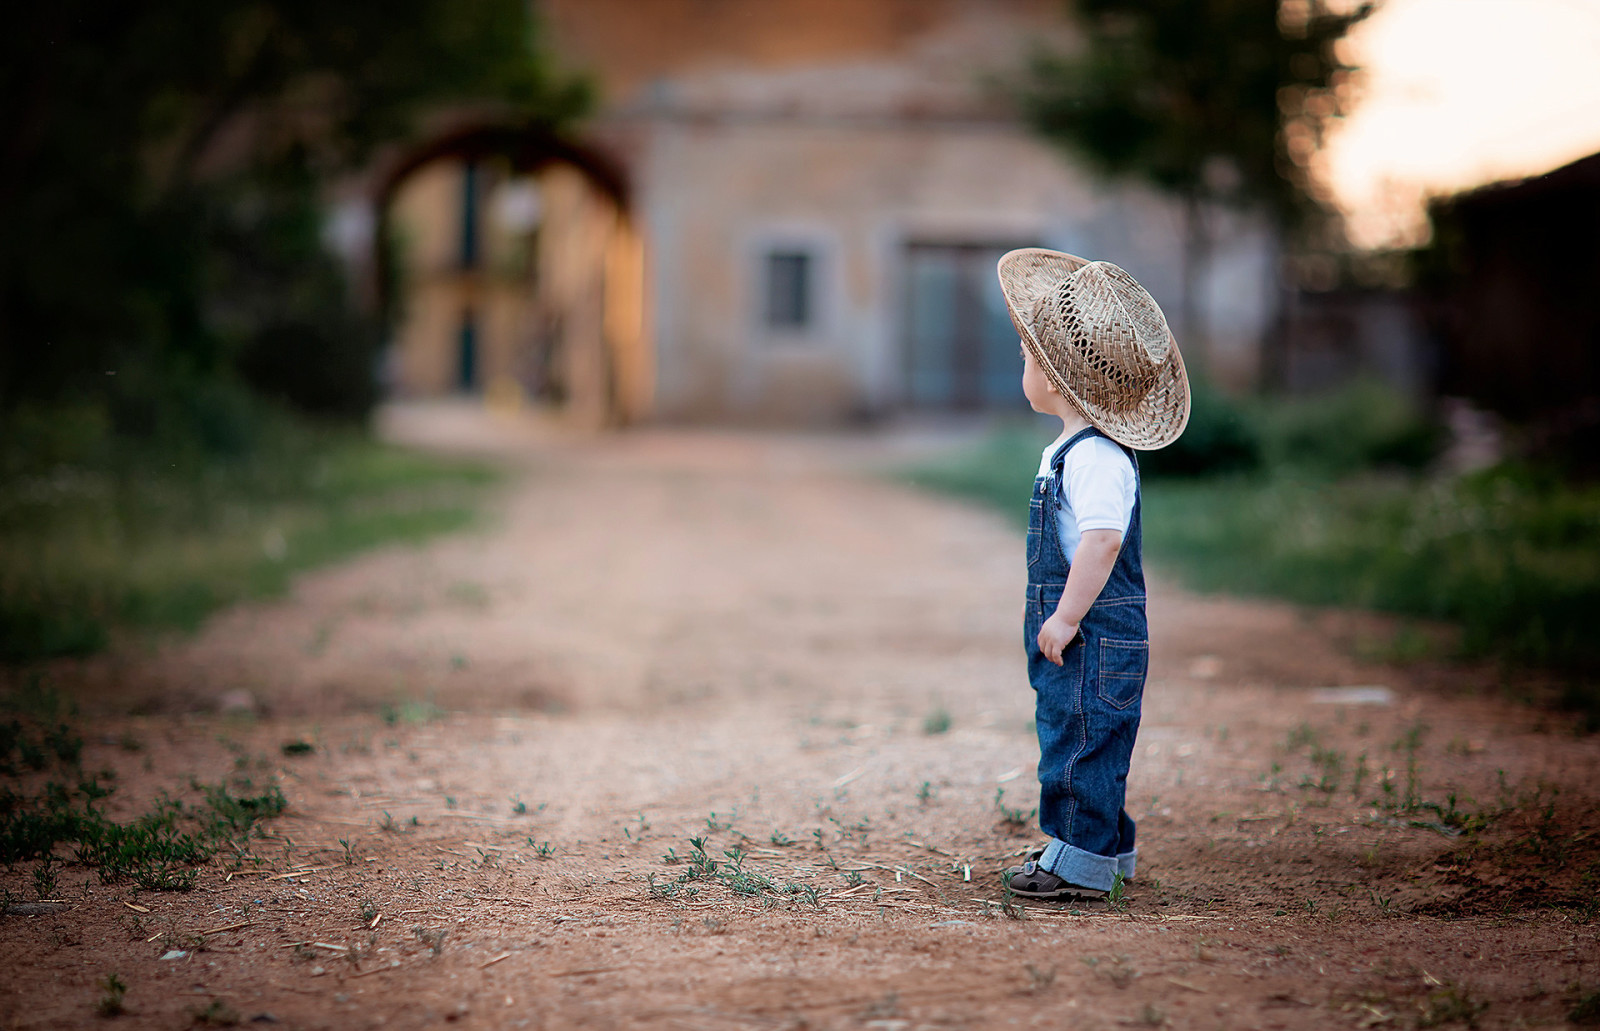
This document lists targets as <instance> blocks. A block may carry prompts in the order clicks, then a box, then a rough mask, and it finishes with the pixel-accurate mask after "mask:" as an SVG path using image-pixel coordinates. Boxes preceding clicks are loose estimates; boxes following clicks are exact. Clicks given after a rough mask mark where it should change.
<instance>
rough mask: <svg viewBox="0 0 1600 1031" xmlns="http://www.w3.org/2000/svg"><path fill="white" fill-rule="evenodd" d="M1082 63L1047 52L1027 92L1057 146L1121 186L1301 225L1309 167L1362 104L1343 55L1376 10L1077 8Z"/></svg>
mask: <svg viewBox="0 0 1600 1031" xmlns="http://www.w3.org/2000/svg"><path fill="white" fill-rule="evenodd" d="M1073 6H1074V10H1075V11H1076V12H1077V15H1078V22H1079V24H1080V26H1081V28H1082V32H1083V45H1082V47H1081V48H1080V49H1079V50H1078V52H1076V53H1073V54H1069V55H1061V54H1041V55H1039V56H1037V57H1036V58H1035V59H1034V61H1033V64H1032V68H1031V71H1032V75H1031V77H1030V82H1029V86H1028V88H1027V90H1026V91H1025V94H1024V104H1025V109H1026V112H1027V114H1028V116H1029V118H1030V120H1031V121H1032V122H1033V124H1034V125H1035V127H1036V128H1037V129H1038V131H1039V132H1041V133H1042V134H1043V135H1045V136H1046V137H1048V138H1050V139H1052V140H1054V141H1056V142H1058V143H1060V144H1061V145H1063V146H1064V147H1067V148H1069V149H1071V150H1072V151H1074V152H1075V153H1077V154H1079V155H1080V156H1082V157H1084V158H1085V159H1087V160H1088V161H1089V162H1090V163H1091V164H1092V165H1093V166H1094V167H1096V168H1097V169H1099V170H1100V171H1101V172H1103V173H1106V174H1108V175H1111V176H1114V177H1129V178H1136V179H1143V180H1145V181H1148V182H1150V183H1152V184H1154V185H1155V186H1157V187H1159V188H1160V189H1162V190H1165V191H1168V192H1171V193H1173V194H1176V195H1178V196H1180V197H1182V198H1184V199H1186V200H1197V201H1222V202H1228V203H1232V204H1239V205H1243V206H1251V207H1259V208H1262V209H1264V210H1266V211H1267V212H1269V213H1270V214H1271V215H1273V216H1274V217H1275V218H1276V219H1277V220H1278V221H1279V222H1280V224H1282V225H1284V226H1293V225H1297V224H1301V223H1302V220H1303V217H1304V216H1305V215H1306V214H1307V213H1308V210H1314V207H1313V204H1312V203H1311V202H1314V201H1315V200H1316V199H1318V198H1319V194H1318V187H1317V185H1316V184H1315V183H1314V182H1313V181H1312V179H1311V177H1310V174H1309V170H1310V166H1311V161H1312V157H1313V155H1314V154H1315V153H1316V150H1317V148H1318V146H1319V145H1320V144H1321V142H1322V137H1323V132H1324V131H1325V129H1326V128H1327V126H1328V125H1329V124H1330V123H1331V122H1332V121H1333V120H1334V119H1335V118H1337V117H1338V116H1339V115H1340V114H1341V113H1342V112H1343V111H1344V110H1345V109H1346V107H1347V106H1348V104H1349V102H1350V94H1351V72H1352V68H1351V67H1350V66H1349V65H1347V64H1346V63H1345V62H1344V61H1343V60H1342V59H1341V57H1340V56H1339V53H1338V50H1337V46H1336V44H1337V43H1338V42H1339V41H1340V40H1341V39H1343V38H1344V36H1345V34H1346V33H1347V32H1348V31H1349V30H1350V28H1351V27H1352V26H1354V25H1355V24H1357V23H1358V22H1360V21H1362V20H1363V19H1365V18H1366V17H1367V16H1368V15H1369V14H1371V12H1372V10H1373V8H1374V4H1373V3H1361V4H1358V5H1355V6H1349V5H1344V6H1340V7H1337V8H1336V7H1335V5H1334V4H1332V3H1330V2H1328V0H1281V2H1280V0H1076V2H1075V3H1074V5H1073Z"/></svg>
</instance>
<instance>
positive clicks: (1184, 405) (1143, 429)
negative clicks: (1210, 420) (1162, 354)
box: [998, 247, 1189, 451]
mask: <svg viewBox="0 0 1600 1031" xmlns="http://www.w3.org/2000/svg"><path fill="white" fill-rule="evenodd" d="M1088 264H1090V262H1089V261H1088V259H1086V258H1080V257H1078V256H1076V255H1073V254H1066V253H1064V252H1062V251H1051V250H1045V249H1043V248H1038V247H1025V248H1023V249H1021V250H1015V251H1011V252H1010V253H1008V254H1006V255H1005V256H1004V257H1002V258H1001V259H1000V264H999V268H998V271H999V274H1000V288H1001V290H1002V291H1003V292H1004V293H1005V298H1006V310H1007V311H1008V312H1009V313H1010V315H1011V323H1012V325H1013V326H1015V327H1016V330H1017V334H1018V336H1020V337H1021V338H1022V343H1023V346H1025V347H1026V348H1027V349H1028V351H1029V353H1031V354H1032V355H1033V360H1034V361H1036V362H1038V363H1039V367H1040V368H1041V369H1043V370H1044V372H1045V375H1046V376H1048V377H1049V378H1050V382H1051V383H1053V384H1055V387H1056V389H1057V390H1059V391H1061V394H1062V396H1063V397H1065V398H1066V399H1067V400H1068V401H1069V402H1071V404H1072V405H1073V407H1075V408H1077V409H1078V411H1080V412H1082V413H1083V417H1084V418H1085V419H1088V420H1089V422H1090V423H1091V424H1092V425H1094V426H1095V427H1096V428H1098V429H1099V430H1101V431H1102V432H1104V433H1105V434H1106V436H1108V437H1110V438H1111V439H1112V440H1115V441H1117V442H1118V443H1119V444H1126V445H1127V446H1128V447H1131V448H1135V449H1137V450H1140V451H1154V450H1156V449H1157V448H1163V447H1166V446H1167V445H1168V444H1170V443H1172V442H1173V441H1175V440H1177V439H1178V437H1179V436H1180V435H1182V433H1183V430H1184V427H1185V426H1187V425H1188V424H1189V376H1188V373H1187V372H1186V371H1185V369H1184V365H1183V356H1182V355H1181V354H1179V353H1178V343H1177V341H1176V340H1174V339H1173V338H1172V335H1171V333H1170V332H1169V333H1168V334H1167V346H1168V351H1167V357H1166V360H1165V361H1163V362H1162V363H1161V365H1160V368H1159V370H1158V372H1157V375H1156V381H1155V383H1154V385H1153V386H1152V387H1151V388H1150V390H1149V391H1148V392H1147V393H1146V394H1145V395H1144V397H1143V399H1142V400H1140V401H1139V402H1138V403H1137V404H1135V405H1132V406H1129V407H1127V408H1123V409H1116V408H1112V407H1109V406H1107V405H1105V404H1102V403H1100V402H1099V401H1097V400H1096V399H1095V398H1092V397H1086V396H1083V394H1082V392H1080V391H1076V390H1074V389H1073V388H1072V387H1071V385H1070V384H1069V383H1068V382H1067V377H1066V376H1065V375H1063V372H1062V370H1061V369H1058V368H1057V367H1056V361H1057V359H1055V358H1052V357H1051V354H1050V352H1049V351H1048V350H1047V349H1046V348H1045V347H1044V346H1043V344H1042V343H1041V342H1040V341H1039V339H1038V337H1037V336H1035V334H1034V331H1033V327H1032V325H1031V324H1030V319H1031V317H1032V315H1033V312H1034V309H1035V308H1036V307H1037V305H1038V303H1039V300H1040V298H1042V297H1044V296H1045V294H1047V293H1049V292H1050V291H1052V290H1054V289H1055V288H1056V287H1057V286H1059V285H1060V284H1061V282H1062V280H1064V279H1066V278H1067V277H1068V276H1070V275H1071V274H1072V273H1074V272H1076V271H1077V270H1078V269H1080V268H1083V267H1084V266H1085V265H1088Z"/></svg>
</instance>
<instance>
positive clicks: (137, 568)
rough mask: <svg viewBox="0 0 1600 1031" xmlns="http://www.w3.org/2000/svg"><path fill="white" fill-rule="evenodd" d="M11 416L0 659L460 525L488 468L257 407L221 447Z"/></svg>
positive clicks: (234, 595) (215, 601)
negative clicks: (137, 438) (243, 431)
mask: <svg viewBox="0 0 1600 1031" xmlns="http://www.w3.org/2000/svg"><path fill="white" fill-rule="evenodd" d="M52 415H53V417H52V418H51V419H50V420H49V421H48V422H46V421H44V420H35V421H34V422H35V424H34V425H32V426H29V425H27V424H26V422H25V421H24V422H23V424H22V425H20V426H19V425H18V422H17V421H13V423H12V425H11V427H10V428H11V429H12V431H13V432H12V433H11V434H9V436H10V438H11V439H10V442H9V444H8V445H6V453H5V454H4V456H3V459H4V465H3V467H0V661H11V662H16V661H26V660H30V659H37V658H44V657H48V656H53V655H81V654H87V653H91V652H94V651H97V650H99V649H101V648H103V647H104V646H105V645H106V643H107V642H108V640H109V639H110V637H111V635H112V634H114V633H116V632H117V631H119V630H132V631H140V630H156V629H179V630H188V629H193V628H194V627H196V626H198V625H199V624H200V623H201V622H202V621H203V620H204V619H205V617H206V616H207V615H209V614H210V613H211V612H213V611H215V610H216V609H217V608H218V607H219V606H222V605H226V604H229V603H231V602H235V601H239V600H242V599H246V598H259V597H265V596H271V595H274V594H278V593H280V592H282V591H283V590H284V589H285V588H286V586H287V585H288V582H289V579H290V577H292V576H293V575H294V574H295V573H297V572H300V571H302V570H305V569H309V568H312V567H314V566H318V565H321V564H324V563H328V562H331V561H334V560H336V559H340V558H343V557H345V556H348V555H351V554H354V553H356V552H358V551H361V550H363V549H366V548H370V547H374V546H376V545H380V544H386V543H390V542H396V541H416V540H421V539H423V538H426V537H429V536H432V535H434V534H438V533H442V532H445V531H449V530H454V529H458V528H460V527H463V526H466V525H468V524H470V523H471V522H472V521H473V520H474V518H476V514H477V512H478V508H479V501H480V500H481V497H482V495H483V492H484V490H485V489H486V488H487V487H488V486H489V485H491V484H492V483H493V482H494V480H495V478H496V477H495V473H494V471H493V470H492V469H490V468H489V467H487V466H484V465H479V464H472V463H466V462H461V461H452V460H446V459H440V458H433V457H429V456H425V455H419V454H415V453H411V452H406V451H401V450H398V449H395V448H391V447H387V446H384V445H382V444H379V443H376V442H374V441H373V440H371V439H370V438H368V437H367V436H365V435H364V434H362V433H359V432H357V431H354V430H349V429H344V430H336V429H326V428H313V427H307V426H305V425H303V424H300V423H296V422H292V421H289V420H287V419H275V418H266V419H255V420H252V422H251V423H250V429H249V434H248V438H247V439H244V440H242V441H235V442H233V443H232V444H231V445H230V446H225V447H219V446H216V445H215V444H214V443H213V444H212V445H210V446H207V445H205V444H204V443H203V442H202V443H198V444H197V443H194V442H192V441H189V440H187V439H184V440H182V441H180V442H178V443H166V444H156V443H153V442H149V441H145V442H141V443H137V444H131V443H128V442H126V441H119V440H117V439H115V437H114V436H113V435H111V434H109V433H107V432H106V431H105V430H104V428H103V423H102V422H101V421H100V420H98V419H97V417H96V416H95V414H94V413H92V412H91V413H76V414H74V413H70V412H67V413H62V412H56V413H52Z"/></svg>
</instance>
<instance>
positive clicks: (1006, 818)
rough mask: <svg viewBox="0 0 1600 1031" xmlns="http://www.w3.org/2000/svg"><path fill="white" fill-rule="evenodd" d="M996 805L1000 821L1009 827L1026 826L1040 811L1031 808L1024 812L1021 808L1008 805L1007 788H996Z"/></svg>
mask: <svg viewBox="0 0 1600 1031" xmlns="http://www.w3.org/2000/svg"><path fill="white" fill-rule="evenodd" d="M994 807H995V810H996V811H997V812H999V814H1000V822H1001V823H1003V824H1005V825H1006V826H1008V827H1015V828H1022V827H1026V826H1027V825H1028V823H1029V821H1031V820H1032V819H1033V817H1034V814H1035V813H1037V812H1038V811H1039V810H1038V809H1036V808H1035V809H1029V810H1028V811H1027V812H1023V811H1022V810H1021V809H1020V808H1015V807H1012V806H1008V805H1006V789H1005V788H995V789H994Z"/></svg>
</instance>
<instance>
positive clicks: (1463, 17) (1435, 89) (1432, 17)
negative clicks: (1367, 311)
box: [1324, 0, 1600, 246]
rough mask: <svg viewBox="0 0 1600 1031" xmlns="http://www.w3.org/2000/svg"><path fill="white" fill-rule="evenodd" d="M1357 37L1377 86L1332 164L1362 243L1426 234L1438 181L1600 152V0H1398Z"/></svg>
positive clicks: (1468, 181) (1453, 185) (1329, 170)
mask: <svg viewBox="0 0 1600 1031" xmlns="http://www.w3.org/2000/svg"><path fill="white" fill-rule="evenodd" d="M1345 45H1346V46H1348V47H1350V51H1349V54H1350V58H1351V59H1352V60H1353V61H1354V62H1355V63H1357V64H1360V65H1362V66H1363V67H1364V69H1365V73H1364V80H1365V81H1364V90H1363V94H1362V100H1361V102H1360V105H1359V107H1358V108H1357V109H1356V111H1355V113H1354V114H1353V115H1352V116H1351V117H1350V118H1349V119H1348V121H1347V122H1346V123H1345V124H1344V125H1343V126H1340V127H1338V128H1337V129H1336V130H1335V133H1334V134H1333V135H1332V136H1331V138H1330V142H1329V145H1328V149H1327V151H1326V152H1325V155H1324V160H1325V161H1326V166H1325V173H1326V174H1327V175H1328V177H1329V179H1330V180H1331V182H1332V183H1333V185H1334V187H1335V190H1336V192H1337V195H1338V197H1339V200H1340V203H1341V206H1343V207H1344V208H1345V209H1346V211H1347V212H1348V213H1349V215H1350V224H1351V232H1352V236H1353V237H1354V240H1355V242H1356V243H1358V244H1360V245H1362V246H1379V245H1384V244H1397V243H1406V242H1414V241H1417V240H1418V239H1419V238H1420V236H1421V234H1422V233H1424V232H1425V223H1424V222H1423V220H1422V214H1421V206H1420V205H1421V201H1422V199H1423V197H1425V196H1426V195H1428V194H1430V193H1434V194H1437V193H1453V192H1457V191H1459V190H1462V189H1469V188H1471V187H1474V186H1479V185H1482V184H1484V183H1489V182H1494V181H1497V180H1502V179H1509V178H1518V177H1521V176H1527V175H1537V174H1539V173H1541V172H1547V171H1549V170H1551V169H1553V168H1556V167H1558V166H1560V165H1563V164H1566V163H1567V162H1569V161H1573V160H1576V159H1577V158H1580V157H1584V156H1586V155H1588V154H1593V153H1595V152H1597V151H1600V0H1387V2H1386V3H1385V4H1384V6H1383V7H1382V8H1381V9H1380V10H1379V11H1378V12H1377V13H1376V14H1374V15H1373V16H1372V17H1371V18H1370V19H1369V20H1367V21H1366V22H1364V23H1363V24H1362V25H1360V26H1358V27H1357V29H1356V30H1355V31H1354V32H1353V33H1352V34H1351V37H1350V39H1349V40H1348V41H1347V42H1346V44H1345Z"/></svg>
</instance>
